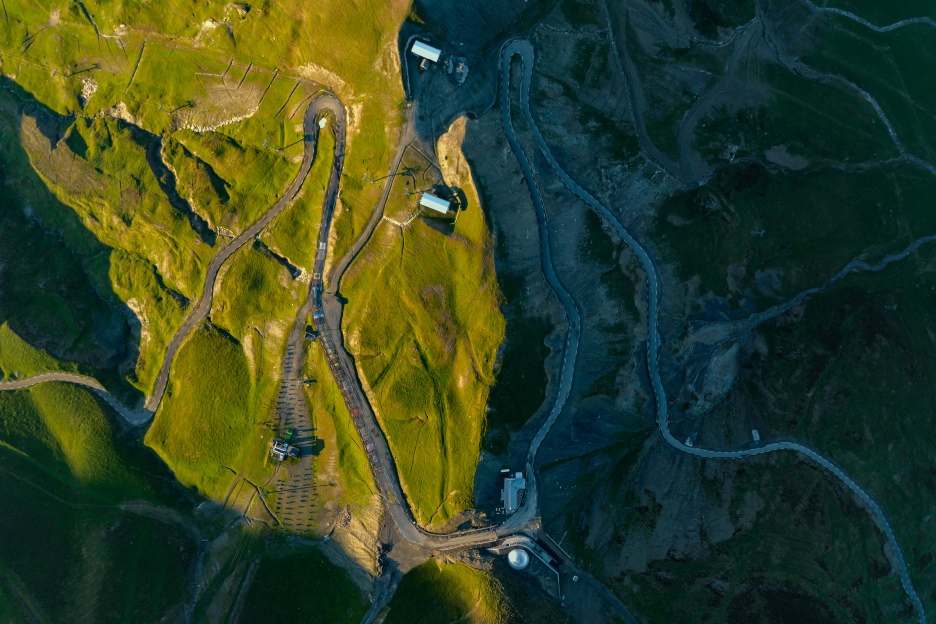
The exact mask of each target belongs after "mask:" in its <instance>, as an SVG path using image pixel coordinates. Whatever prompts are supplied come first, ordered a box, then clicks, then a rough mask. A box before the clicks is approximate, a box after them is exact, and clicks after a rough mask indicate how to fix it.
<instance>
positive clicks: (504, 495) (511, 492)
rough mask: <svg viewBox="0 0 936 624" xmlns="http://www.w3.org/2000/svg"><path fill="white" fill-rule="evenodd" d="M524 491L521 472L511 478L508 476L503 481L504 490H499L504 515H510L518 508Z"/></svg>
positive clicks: (523, 480) (524, 482)
mask: <svg viewBox="0 0 936 624" xmlns="http://www.w3.org/2000/svg"><path fill="white" fill-rule="evenodd" d="M508 474H509V473H508ZM524 490H526V479H524V478H523V473H522V472H518V473H516V474H514V476H512V477H510V476H509V477H506V478H505V479H504V489H503V490H501V500H502V501H503V503H504V513H509V514H510V513H513V512H515V511H517V509H519V508H520V502H521V501H522V500H523V492H524Z"/></svg>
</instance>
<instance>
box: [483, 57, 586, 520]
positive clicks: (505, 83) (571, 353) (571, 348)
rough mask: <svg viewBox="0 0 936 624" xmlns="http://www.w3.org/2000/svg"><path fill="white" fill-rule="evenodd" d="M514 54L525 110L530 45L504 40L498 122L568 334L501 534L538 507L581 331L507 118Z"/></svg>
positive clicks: (530, 69)
mask: <svg viewBox="0 0 936 624" xmlns="http://www.w3.org/2000/svg"><path fill="white" fill-rule="evenodd" d="M514 55H519V56H520V58H521V59H522V60H523V75H522V82H521V87H520V106H521V108H523V109H524V110H529V106H530V103H529V97H530V80H531V78H532V75H533V49H532V48H531V47H529V46H524V45H523V44H522V43H521V42H517V41H512V42H508V43H507V44H506V45H505V46H504V47H503V48H502V50H501V123H502V124H503V126H504V134H505V135H506V136H507V142H508V143H509V144H510V149H512V150H513V153H514V155H515V156H516V158H517V162H518V163H519V164H520V169H521V171H522V172H523V179H524V180H526V184H527V188H528V189H529V191H530V197H531V199H532V200H533V208H534V210H535V212H536V225H537V228H538V230H539V239H540V260H541V263H542V269H543V274H544V275H545V276H546V281H547V282H548V283H549V286H550V287H551V288H552V289H553V292H555V293H556V296H557V297H558V298H559V302H560V303H561V304H562V309H563V310H564V311H565V315H566V321H567V323H568V324H569V335H568V337H567V338H566V344H565V354H564V356H563V360H562V365H561V370H560V373H559V390H558V392H557V394H556V399H555V401H554V402H553V406H552V409H551V410H550V412H549V416H547V418H546V421H545V422H544V423H543V426H542V427H540V429H539V431H537V432H536V435H535V436H534V437H533V440H532V441H531V443H530V450H529V451H528V453H527V457H526V474H527V490H526V492H525V493H524V500H523V506H522V507H521V508H520V509H518V510H517V511H516V512H515V513H514V514H513V515H511V516H510V517H509V518H508V519H507V521H506V522H504V524H503V526H502V527H501V531H500V532H501V534H502V535H509V534H510V533H511V532H515V531H520V530H522V529H523V528H524V527H525V526H526V525H527V524H528V523H529V522H530V521H531V520H533V518H535V517H536V515H537V513H538V510H539V500H538V497H539V489H538V485H537V480H536V470H535V467H534V460H535V459H536V452H537V451H538V450H539V447H540V444H542V442H543V440H544V439H545V438H546V434H548V433H549V430H550V429H551V428H552V425H553V423H555V422H556V418H558V417H559V414H560V413H561V412H562V408H563V407H565V403H566V400H567V399H568V398H569V392H570V391H571V390H572V378H573V376H574V373H575V359H576V356H577V355H578V346H579V337H580V336H581V333H582V317H581V314H579V311H578V307H577V306H576V304H575V300H574V299H572V295H570V294H569V292H568V291H567V290H566V289H565V287H564V286H563V285H562V282H561V281H560V280H559V277H558V276H557V275H556V269H555V267H554V266H553V262H552V252H551V250H550V247H549V227H548V221H547V217H546V208H545V206H544V205H543V198H542V196H541V195H540V192H539V187H538V186H537V184H536V178H535V177H534V176H533V167H532V166H531V165H530V161H529V160H528V159H527V155H526V152H525V151H524V150H523V147H522V146H521V145H520V142H519V141H518V140H517V136H516V134H515V133H514V129H513V123H512V121H511V119H510V61H511V59H512V58H513V57H514Z"/></svg>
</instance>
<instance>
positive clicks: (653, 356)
mask: <svg viewBox="0 0 936 624" xmlns="http://www.w3.org/2000/svg"><path fill="white" fill-rule="evenodd" d="M515 54H516V55H519V56H520V58H521V60H522V61H523V81H522V85H521V92H520V107H521V109H522V110H523V115H524V117H525V118H526V121H527V124H528V125H529V126H530V129H531V130H532V132H533V135H534V137H535V138H536V142H537V143H538V144H539V147H540V151H541V152H542V153H543V156H544V157H545V158H546V160H547V161H548V162H549V164H550V166H551V167H552V169H553V170H554V171H555V172H556V175H558V176H559V178H560V179H561V180H562V183H563V184H564V185H565V186H566V187H567V188H568V189H569V190H570V191H571V192H572V193H573V194H574V195H575V196H576V197H578V198H579V199H580V200H582V201H583V202H585V203H586V204H588V206H589V207H590V208H592V209H593V210H594V211H595V212H597V213H598V214H599V215H600V216H602V217H604V219H605V220H606V221H607V222H608V223H609V225H611V227H612V228H614V231H615V232H616V233H617V235H618V236H620V237H621V238H622V239H623V240H624V242H625V243H626V244H627V246H628V247H630V249H631V251H633V252H634V254H635V255H636V256H637V259H638V260H639V261H640V264H641V266H642V267H643V270H644V274H645V275H646V276H647V285H648V295H649V311H648V314H647V318H648V324H649V327H648V332H647V334H648V340H647V362H648V367H649V369H650V380H651V383H652V385H653V394H654V397H655V399H656V413H657V425H658V426H659V429H660V433H661V434H662V435H663V438H664V439H665V440H666V442H667V444H669V445H670V446H671V447H673V448H674V449H677V450H679V451H682V452H683V453H688V454H690V455H695V456H696V457H704V458H707V459H740V458H743V457H751V456H753V455H763V454H765V453H771V452H774V451H795V452H797V453H801V454H803V455H805V456H807V457H809V458H810V459H812V460H813V461H815V462H816V463H817V464H819V465H821V466H822V467H823V468H825V469H826V470H828V471H829V472H830V473H832V474H833V475H835V476H836V477H837V478H838V479H839V480H840V481H841V482H842V483H844V484H845V485H846V486H847V487H848V489H850V490H851V491H852V492H854V493H855V494H857V495H858V497H859V498H861V500H863V501H864V502H865V504H866V505H867V506H868V508H869V509H870V510H871V512H872V514H873V517H874V518H875V519H876V520H877V523H878V526H879V527H880V528H881V530H882V531H883V532H884V535H885V536H886V537H887V541H888V542H889V543H890V546H891V549H892V551H893V553H894V556H895V558H896V559H897V563H898V571H899V573H900V580H901V583H902V584H903V587H904V590H905V591H906V592H907V596H909V598H910V600H911V602H912V603H913V605H914V607H915V608H916V611H917V614H918V616H919V618H920V622H921V624H925V623H926V613H925V612H924V610H923V603H922V602H920V598H919V596H917V593H916V590H915V589H914V588H913V583H912V582H911V581H910V575H909V573H908V571H907V562H906V560H905V559H904V556H903V553H902V551H901V550H900V545H899V544H898V543H897V537H896V536H895V535H894V531H893V530H892V529H891V526H890V523H889V522H888V521H887V517H886V516H885V515H884V512H883V511H882V510H881V508H880V506H878V504H877V503H876V502H875V501H874V499H873V498H871V496H870V495H869V494H868V493H867V492H865V491H864V490H863V489H862V488H861V487H860V486H859V485H858V484H857V483H855V482H854V481H853V480H852V479H851V478H850V477H849V476H848V475H847V474H845V472H844V471H843V470H842V469H841V468H839V467H838V466H836V465H835V464H833V463H832V462H831V461H829V460H828V459H826V458H825V457H823V456H822V455H820V454H819V453H817V452H816V451H814V450H812V449H810V448H808V447H806V446H803V445H802V444H797V443H795V442H773V443H771V444H765V445H763V446H757V447H754V448H748V449H743V450H738V451H714V450H708V449H703V448H696V447H692V446H687V445H686V444H683V443H682V442H680V441H679V440H677V439H676V438H675V437H674V436H673V434H672V433H671V432H670V429H669V419H668V410H667V402H666V390H665V389H664V387H663V381H662V379H661V377H660V368H659V352H660V335H659V331H658V328H657V316H658V313H659V300H660V280H659V277H658V275H657V272H656V268H655V266H654V264H653V262H652V261H651V259H650V255H649V254H648V253H647V251H646V250H645V249H644V248H643V246H642V245H641V244H640V243H639V242H637V240H636V239H635V238H634V237H633V236H631V235H630V233H629V232H628V231H627V230H626V229H625V228H624V226H623V225H622V224H621V222H620V221H619V220H618V218H617V217H616V216H615V215H614V214H613V213H612V212H611V211H610V210H608V209H607V208H605V207H604V206H603V205H602V204H601V203H600V202H599V201H598V200H597V199H595V198H594V197H593V196H592V195H591V194H590V193H589V192H588V191H586V190H585V189H583V188H582V187H581V186H579V185H578V184H577V183H576V182H575V181H574V180H573V179H572V178H570V177H569V176H568V175H567V174H566V172H565V171H563V169H562V167H560V166H559V163H558V162H556V159H555V157H554V156H553V155H552V152H551V151H550V149H549V146H548V145H547V144H546V140H545V139H544V138H543V135H542V133H540V131H539V128H538V127H537V125H536V122H535V121H534V119H533V115H532V114H531V112H530V78H531V76H532V73H533V62H534V51H533V46H532V45H531V44H530V43H529V42H528V41H513V42H510V43H509V44H507V45H506V46H505V49H504V54H503V61H504V65H505V66H507V67H509V60H510V58H511V57H513V55H515ZM567 359H568V358H567ZM566 364H568V362H567V363H566Z"/></svg>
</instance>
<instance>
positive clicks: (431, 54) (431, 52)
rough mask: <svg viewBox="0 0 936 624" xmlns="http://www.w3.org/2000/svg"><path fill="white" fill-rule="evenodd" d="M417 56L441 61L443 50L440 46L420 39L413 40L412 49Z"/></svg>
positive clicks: (434, 61)
mask: <svg viewBox="0 0 936 624" xmlns="http://www.w3.org/2000/svg"><path fill="white" fill-rule="evenodd" d="M410 51H411V52H412V53H413V54H415V55H416V56H421V57H423V58H424V59H427V60H430V61H432V62H433V63H438V62H439V57H440V56H442V50H440V49H439V48H433V47H432V46H431V45H429V44H427V43H423V42H422V41H420V40H419V39H417V40H416V41H414V42H413V47H412V48H411V50H410Z"/></svg>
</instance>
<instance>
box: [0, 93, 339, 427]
mask: <svg viewBox="0 0 936 624" xmlns="http://www.w3.org/2000/svg"><path fill="white" fill-rule="evenodd" d="M337 101H338V100H337V99H336V98H335V97H334V96H333V95H331V94H329V93H323V94H321V95H319V96H317V97H316V98H315V99H313V100H312V102H310V103H309V106H308V107H307V108H306V112H305V116H304V119H303V128H304V132H305V134H306V136H317V132H318V124H317V123H316V121H317V117H318V114H319V113H320V112H321V111H322V110H323V109H324V108H326V107H328V106H329V105H332V106H333V104H331V103H332V102H337ZM338 107H339V108H340V103H339V104H338ZM315 145H316V143H315V141H314V140H313V141H306V142H305V145H304V152H303V155H302V165H301V166H300V168H299V173H298V174H297V175H296V178H295V179H294V180H293V182H292V184H290V185H289V188H287V189H286V192H284V193H283V195H282V196H281V197H280V199H279V201H277V202H276V203H275V204H274V205H273V207H272V208H270V210H268V211H267V213H266V214H264V215H263V216H262V217H261V218H260V219H259V220H258V221H257V222H256V223H254V224H253V225H252V226H250V227H249V228H247V229H246V230H244V231H243V232H241V234H240V235H239V236H237V237H236V238H234V239H233V240H232V241H231V242H230V243H228V244H227V245H226V246H225V247H224V248H223V249H222V250H221V251H219V252H218V254H217V255H216V256H215V257H214V258H213V259H212V260H211V263H210V264H209V265H208V270H207V271H206V272H205V283H204V286H203V288H202V294H201V297H200V298H199V299H198V301H197V302H196V303H195V306H194V307H193V308H192V309H191V311H190V312H189V314H188V316H187V317H186V319H185V321H184V322H183V323H182V326H181V327H179V329H178V330H176V333H175V335H174V336H173V337H172V340H171V341H170V342H169V346H168V347H167V348H166V354H165V355H164V356H163V363H162V367H161V368H160V370H159V375H157V377H156V383H155V386H154V388H153V393H152V394H151V395H150V396H149V397H148V398H147V399H146V402H145V404H144V407H143V409H141V410H131V409H129V408H128V407H126V406H124V405H122V404H121V403H120V402H119V401H117V399H115V398H114V397H113V396H112V395H111V394H109V393H108V392H107V391H106V390H105V389H104V387H103V386H102V385H101V384H100V383H99V382H98V381H97V380H95V379H92V378H90V377H85V376H82V375H72V374H68V373H46V374H43V375H38V376H36V377H31V378H28V379H21V380H17V381H13V382H0V390H15V389H18V388H26V387H29V386H33V385H36V384H38V383H43V382H47V381H64V382H68V383H74V384H78V385H82V386H85V387H87V388H91V389H93V390H95V391H96V392H97V393H98V394H100V395H101V396H102V397H104V400H105V401H107V402H108V404H110V405H111V406H113V407H114V409H116V410H117V411H118V412H119V413H120V415H121V416H123V417H124V418H125V419H126V420H127V422H129V423H130V424H131V425H135V426H136V425H142V424H145V423H146V422H147V421H149V420H150V419H151V418H152V417H153V414H155V413H156V410H157V409H158V408H159V404H160V402H162V399H163V396H165V393H166V386H167V384H168V382H169V370H170V368H171V367H172V361H173V359H174V358H175V355H176V352H177V351H178V350H179V347H180V346H181V345H182V342H183V341H184V340H185V338H186V336H188V335H189V333H190V332H191V331H192V329H193V328H194V327H195V326H196V325H197V324H198V323H200V322H201V321H203V320H204V319H205V318H206V317H207V316H208V313H209V312H210V311H211V303H212V299H213V297H214V286H215V281H216V280H217V277H218V271H219V270H220V269H221V266H222V265H223V264H224V263H225V262H226V261H227V260H228V259H229V258H230V257H231V256H232V255H233V254H234V252H235V251H237V250H238V249H240V248H241V247H243V246H244V244H245V243H246V242H247V241H249V240H250V239H252V238H253V237H254V236H256V235H257V234H259V233H260V231H261V230H263V228H265V227H266V226H267V225H269V223H270V222H271V221H272V220H273V219H274V218H276V215H278V214H279V213H280V212H281V211H282V210H283V208H285V207H286V205H287V204H289V202H291V201H292V199H293V198H294V197H295V196H296V193H297V192H299V188H300V187H301V186H302V183H303V181H304V180H305V178H306V176H307V175H308V173H309V170H310V169H311V168H312V161H313V160H314V158H315ZM343 149H344V148H343V145H342V150H343Z"/></svg>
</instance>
